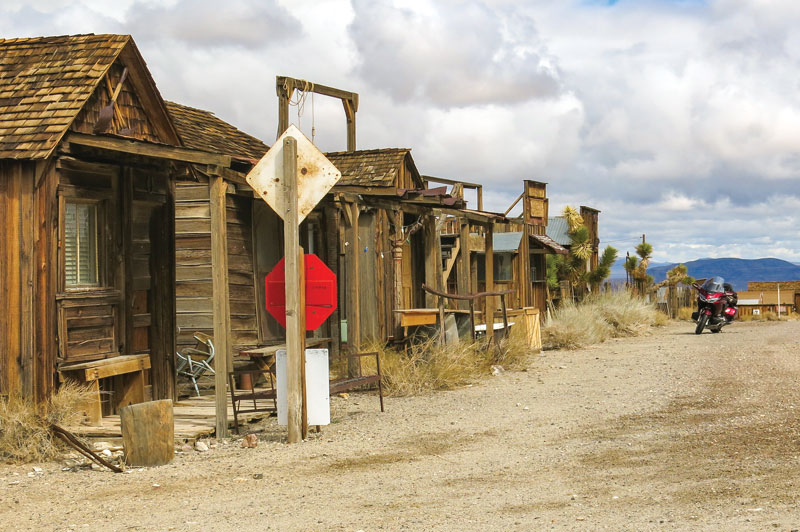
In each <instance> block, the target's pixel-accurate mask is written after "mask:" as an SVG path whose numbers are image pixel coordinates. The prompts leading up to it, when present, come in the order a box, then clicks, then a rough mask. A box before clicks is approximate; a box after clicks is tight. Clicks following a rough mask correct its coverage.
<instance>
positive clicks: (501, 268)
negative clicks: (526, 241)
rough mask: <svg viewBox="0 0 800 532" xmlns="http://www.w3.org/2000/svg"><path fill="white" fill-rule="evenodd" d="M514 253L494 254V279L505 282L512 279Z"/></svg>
mask: <svg viewBox="0 0 800 532" xmlns="http://www.w3.org/2000/svg"><path fill="white" fill-rule="evenodd" d="M513 260H514V255H513V254H512V253H496V254H495V256H494V280H495V281H496V282H505V281H513V280H514V274H513V272H514V267H513Z"/></svg>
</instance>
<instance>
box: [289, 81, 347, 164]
mask: <svg viewBox="0 0 800 532" xmlns="http://www.w3.org/2000/svg"><path fill="white" fill-rule="evenodd" d="M295 90H300V91H304V92H313V93H316V94H321V95H323V96H330V97H331V98H338V99H340V100H342V105H343V106H344V114H345V119H346V120H347V151H355V149H356V112H357V111H358V94H357V93H355V92H349V91H344V90H341V89H337V88H334V87H328V86H325V85H320V84H318V83H311V82H309V81H306V80H304V79H296V78H290V77H287V76H277V77H276V78H275V92H276V93H277V95H278V135H277V137H276V138H279V137H280V136H281V135H282V134H283V132H284V131H286V129H287V128H288V127H289V102H290V101H291V99H292V94H293V93H294V91H295Z"/></svg>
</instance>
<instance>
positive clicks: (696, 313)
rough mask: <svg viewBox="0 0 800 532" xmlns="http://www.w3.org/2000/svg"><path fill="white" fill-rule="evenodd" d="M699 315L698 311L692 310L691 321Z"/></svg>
mask: <svg viewBox="0 0 800 532" xmlns="http://www.w3.org/2000/svg"><path fill="white" fill-rule="evenodd" d="M699 317H700V313H699V312H697V311H694V312H692V321H697V318H699Z"/></svg>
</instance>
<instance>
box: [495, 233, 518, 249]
mask: <svg viewBox="0 0 800 532" xmlns="http://www.w3.org/2000/svg"><path fill="white" fill-rule="evenodd" d="M520 241H522V233H521V232H519V233H517V232H515V233H495V234H494V236H493V238H492V243H493V244H494V246H493V247H494V252H495V253H513V252H516V251H519V243H520Z"/></svg>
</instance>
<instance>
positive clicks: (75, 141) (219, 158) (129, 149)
mask: <svg viewBox="0 0 800 532" xmlns="http://www.w3.org/2000/svg"><path fill="white" fill-rule="evenodd" d="M64 142H66V143H67V144H69V145H75V146H85V147H87V148H99V149H102V150H110V151H117V152H120V153H129V154H131V155H142V156H145V157H154V158H156V159H166V160H169V161H180V162H184V163H195V164H211V165H216V166H221V167H223V168H228V167H230V165H231V158H230V156H229V155H217V154H214V153H208V152H204V151H200V150H192V149H189V148H182V147H179V146H166V145H163V144H153V143H151V142H145V141H143V140H132V139H121V138H117V137H107V136H102V137H100V136H97V135H88V134H86V133H77V132H74V131H72V132H69V133H67V135H66V136H65V138H64Z"/></svg>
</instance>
